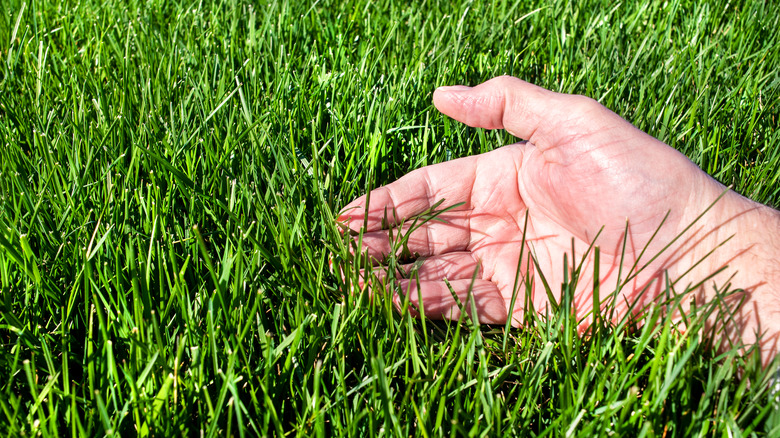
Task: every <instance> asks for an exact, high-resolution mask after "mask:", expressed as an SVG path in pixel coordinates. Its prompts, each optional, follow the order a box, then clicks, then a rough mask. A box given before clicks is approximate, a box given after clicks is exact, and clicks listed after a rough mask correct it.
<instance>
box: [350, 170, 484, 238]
mask: <svg viewBox="0 0 780 438" xmlns="http://www.w3.org/2000/svg"><path fill="white" fill-rule="evenodd" d="M476 162H477V157H465V158H459V159H457V160H452V161H447V162H445V163H440V164H434V165H432V166H427V167H423V168H421V169H417V170H414V171H412V172H409V173H408V174H406V175H404V176H403V177H401V178H400V179H398V180H397V181H395V182H393V183H390V184H388V185H386V186H382V187H379V188H376V189H374V190H372V191H371V192H370V193H369V194H366V195H363V196H361V197H359V198H357V199H355V200H354V201H352V202H350V203H349V204H347V205H346V206H345V207H344V208H343V209H342V210H341V213H340V214H339V217H338V218H337V219H338V220H339V221H341V222H344V223H345V224H346V225H347V226H348V227H349V229H351V230H352V231H358V230H360V229H361V228H362V227H363V224H364V223H365V224H366V231H376V230H380V229H382V228H387V227H392V226H396V225H398V224H399V223H401V222H403V221H406V220H408V219H410V218H413V217H414V216H417V215H419V214H421V213H423V212H425V211H426V210H428V209H430V208H431V207H432V206H433V205H435V203H436V202H438V201H442V200H443V201H444V202H443V204H442V207H443V208H444V207H448V206H452V205H454V204H459V203H465V205H464V206H461V207H459V209H461V210H462V209H468V208H470V205H469V204H470V198H471V190H472V188H473V187H474V176H475V169H476ZM366 201H368V203H369V205H368V208H366ZM385 220H386V222H385Z"/></svg>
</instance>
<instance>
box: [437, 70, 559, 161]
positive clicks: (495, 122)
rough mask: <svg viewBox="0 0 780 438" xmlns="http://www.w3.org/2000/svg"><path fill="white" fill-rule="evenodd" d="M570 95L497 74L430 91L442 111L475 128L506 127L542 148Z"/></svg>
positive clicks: (545, 144)
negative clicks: (477, 82) (477, 81)
mask: <svg viewBox="0 0 780 438" xmlns="http://www.w3.org/2000/svg"><path fill="white" fill-rule="evenodd" d="M571 97H572V96H569V95H565V94H560V93H555V92H553V91H549V90H545V89H544V88H542V87H538V86H536V85H533V84H530V83H528V82H525V81H523V80H520V79H517V78H514V77H511V76H499V77H497V78H493V79H490V80H489V81H487V82H484V83H482V84H480V85H477V86H476V87H473V88H472V87H465V86H462V85H456V86H452V87H440V88H438V89H436V91H434V92H433V104H434V105H436V108H437V109H438V110H439V111H441V112H442V113H444V114H446V115H448V116H450V117H452V118H453V119H455V120H458V121H460V122H463V123H465V124H467V125H469V126H473V127H475V128H486V129H506V130H507V131H508V132H509V133H510V134H512V135H514V136H515V137H519V138H521V139H524V140H528V141H530V142H532V143H534V144H536V145H537V146H538V147H541V148H542V149H546V147H545V146H549V145H550V140H551V139H550V138H549V136H548V135H547V134H548V133H551V132H553V129H552V128H553V126H552V125H553V124H557V122H558V121H559V120H561V116H563V115H564V111H563V110H564V108H565V107H566V106H567V103H568V102H567V98H571Z"/></svg>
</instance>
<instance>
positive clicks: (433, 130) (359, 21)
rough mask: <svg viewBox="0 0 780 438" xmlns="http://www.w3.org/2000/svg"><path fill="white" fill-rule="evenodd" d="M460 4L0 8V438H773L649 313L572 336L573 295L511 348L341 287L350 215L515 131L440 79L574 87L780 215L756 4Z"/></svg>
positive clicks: (750, 378)
mask: <svg viewBox="0 0 780 438" xmlns="http://www.w3.org/2000/svg"><path fill="white" fill-rule="evenodd" d="M453 3H454V2H449V1H444V0H431V1H427V2H410V3H409V4H404V2H393V1H389V0H378V1H367V0H354V1H317V2H294V3H280V2H272V1H269V2H263V3H258V4H252V3H251V2H243V1H237V0H234V1H231V0H225V1H210V0H203V1H197V2H175V1H171V2H166V1H162V0H148V1H144V2H139V1H136V0H129V1H118V0H103V1H94V0H82V1H72V0H68V1H64V2H52V1H32V2H19V1H15V0H14V1H10V0H0V315H1V317H0V433H3V434H6V435H9V436H22V435H25V436H32V435H40V436H57V435H66V434H73V435H87V436H97V435H104V434H105V435H115V434H116V435H129V434H138V435H144V436H147V435H154V436H171V435H203V436H215V435H218V436H222V435H225V436H228V435H234V436H257V435H285V434H290V435H293V434H303V435H317V436H331V435H350V436H363V435H420V436H442V435H456V436H460V435H469V436H486V435H489V436H500V435H521V436H567V437H568V436H592V435H602V436H608V435H614V436H647V437H650V436H658V437H662V436H778V435H780V413H778V412H779V411H778V400H777V399H776V398H775V397H774V396H772V395H771V394H770V392H769V390H768V388H769V385H767V382H766V379H767V374H766V373H764V372H762V371H761V370H760V368H759V367H757V366H756V363H755V362H754V361H749V360H747V361H746V360H743V359H741V358H739V357H737V356H736V355H735V354H734V353H733V352H731V353H726V354H723V355H718V354H716V353H715V352H713V350H712V349H711V348H709V346H708V343H707V342H706V340H702V339H700V338H699V337H698V335H697V334H696V333H697V331H696V330H688V331H686V332H684V333H683V332H681V331H680V330H678V329H677V327H676V326H675V324H673V323H672V322H671V321H670V320H668V319H667V318H665V317H664V316H663V312H661V310H660V309H661V308H662V307H661V306H659V307H654V308H652V309H649V311H648V312H647V316H646V319H645V321H644V325H638V324H635V321H623V323H622V324H620V325H618V326H617V327H607V326H604V325H599V326H597V327H596V328H595V329H594V330H593V331H591V332H590V334H589V336H586V337H581V336H578V335H577V332H576V328H575V327H576V321H572V320H571V312H570V311H569V309H568V307H567V305H566V304H567V303H568V301H567V300H566V297H567V296H569V294H568V292H567V291H571V289H572V286H573V283H574V281H576V279H574V280H572V281H570V282H569V283H567V284H564V285H561V287H562V290H563V293H562V296H563V297H564V299H563V300H562V302H561V306H560V307H559V309H558V311H557V312H556V313H555V314H551V315H547V317H545V318H538V319H531V320H529V321H528V324H527V327H525V328H523V329H512V330H506V329H505V328H504V327H487V326H482V327H480V326H478V325H476V324H475V323H473V322H472V321H468V320H464V321H460V322H453V323H445V322H435V321H430V320H418V319H414V318H412V317H411V316H409V314H408V312H405V311H404V312H401V313H399V312H396V311H394V310H393V308H392V305H391V304H390V301H389V300H385V299H382V296H381V294H379V295H375V298H376V299H372V300H370V299H369V297H368V295H367V294H366V293H354V294H349V293H345V292H344V291H345V290H347V289H348V287H349V285H351V284H353V282H354V280H355V269H357V268H358V267H359V266H358V265H357V264H353V263H351V262H350V260H349V257H348V256H347V252H346V248H345V243H346V242H345V241H344V239H343V237H342V236H341V234H340V233H339V231H338V229H337V228H336V226H335V224H334V220H333V218H334V216H335V214H336V212H338V210H339V209H340V208H341V207H342V206H343V205H345V204H346V203H347V202H349V201H350V200H351V199H353V198H354V197H356V196H358V195H360V194H362V193H364V192H365V191H366V190H368V189H370V188H372V187H376V186H378V185H381V184H384V183H387V182H390V181H392V180H394V179H396V178H398V177H400V176H401V175H403V174H405V173H406V172H408V171H409V170H412V169H415V168H418V167H421V166H425V165H428V164H433V163H438V162H442V161H445V160H449V159H452V158H455V157H462V156H466V155H470V154H475V153H479V152H484V151H489V150H492V149H494V148H497V147H499V146H501V145H503V144H507V143H509V142H512V141H513V140H512V139H511V137H509V136H508V135H507V134H503V133H500V132H488V131H484V130H475V129H470V128H466V127H464V126H462V125H460V124H458V123H456V122H454V121H452V120H449V119H447V118H446V117H443V116H442V115H440V114H438V113H437V112H436V110H435V109H434V108H433V107H432V105H431V95H432V92H433V90H434V89H435V87H437V86H440V85H445V84H472V85H473V84H476V83H479V82H481V81H483V80H486V79H488V78H490V77H493V76H496V75H500V74H511V75H515V76H518V77H521V78H523V79H526V80H529V81H532V82H535V83H537V84H539V85H541V86H544V87H547V88H550V89H553V90H557V91H564V92H571V93H581V94H586V95H589V96H591V97H594V98H596V99H598V100H599V101H601V102H602V103H603V104H605V105H606V106H608V107H609V108H611V109H613V110H614V111H616V112H617V113H618V114H620V115H622V116H623V117H625V118H626V119H628V120H629V121H631V122H633V123H634V124H635V125H637V126H638V127H639V128H641V129H643V130H645V131H647V132H649V133H651V134H652V135H654V136H656V137H657V138H659V139H661V140H663V141H665V142H667V143H668V144H670V145H672V146H674V147H675V148H678V149H679V150H681V151H682V152H684V153H685V154H686V155H688V156H689V157H691V159H692V160H694V161H695V162H696V163H697V164H699V165H700V166H701V167H702V168H704V169H705V170H706V171H707V172H709V173H710V174H712V175H713V176H715V177H716V178H717V179H719V180H720V181H722V182H723V183H725V184H727V185H730V186H732V187H733V188H734V189H735V190H737V191H739V192H741V193H743V194H745V195H747V196H750V197H751V198H753V199H756V200H758V201H761V202H764V203H769V204H772V205H776V204H777V203H778V202H780V172H778V168H780V130H777V124H778V115H779V113H780V76H779V75H778V72H780V34H779V31H778V29H780V14H778V13H777V7H778V5H777V4H776V3H775V2H771V1H770V2H763V1H759V0H744V1H742V0H738V1H730V0H713V1H712V2H695V1H675V0H670V1H668V2H623V3H617V2H606V1H593V0H587V1H582V2H566V1H552V2H531V1H516V2H514V1H503V0H495V1H492V2H488V1H470V2H462V3H461V4H453ZM605 195H606V196H608V195H609V194H608V193H606V194H605ZM331 258H333V259H334V260H335V261H336V266H337V267H339V268H340V269H336V270H335V271H334V272H335V273H334V272H331V270H330V269H329V260H330V259H331ZM562 262H563V261H562ZM341 270H343V271H344V274H345V275H341V274H342V272H341ZM556 287H557V286H556ZM464 305H468V303H466V304H464ZM670 305H673V302H672V303H671V304H670ZM706 311H707V310H706V308H704V309H702V311H701V312H700V313H703V312H706ZM698 318H699V317H698V316H696V315H693V316H692V317H691V320H690V324H691V327H693V328H695V327H697V324H698V322H697V321H698Z"/></svg>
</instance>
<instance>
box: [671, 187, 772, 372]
mask: <svg viewBox="0 0 780 438" xmlns="http://www.w3.org/2000/svg"><path fill="white" fill-rule="evenodd" d="M700 221H701V223H700V224H694V226H692V227H691V228H690V229H689V231H688V233H687V234H688V235H689V236H688V238H687V239H685V240H686V242H689V244H690V245H691V250H690V255H689V257H690V259H689V260H687V261H686V264H687V265H688V266H695V267H694V268H692V269H690V270H688V271H685V272H680V270H678V272H677V274H678V278H679V280H678V283H677V288H678V291H679V290H682V289H684V288H685V287H686V286H688V285H693V286H696V287H695V288H694V289H695V291H694V293H693V294H692V296H693V297H695V298H696V302H697V306H701V305H702V304H704V303H711V302H713V301H716V300H723V294H724V293H727V292H732V291H735V292H736V293H735V294H734V295H731V296H729V298H728V299H726V300H724V301H723V304H724V305H723V306H721V307H720V309H724V310H722V311H718V312H714V313H713V314H712V316H710V317H709V319H708V321H707V324H706V328H707V330H708V331H709V332H711V333H718V335H716V336H718V338H719V339H715V341H716V342H715V343H716V345H720V346H721V348H728V347H729V345H734V344H738V343H742V344H744V345H745V346H746V347H749V346H751V345H753V344H756V343H758V345H759V350H760V351H761V356H762V358H761V359H762V361H763V363H764V364H767V363H768V362H769V361H770V360H771V359H772V358H773V357H774V356H775V355H776V354H777V351H778V346H777V343H778V340H779V337H780V318H778V317H777V315H778V314H780V212H778V211H776V210H774V209H772V208H770V207H767V206H765V205H761V204H758V203H756V202H753V201H751V200H749V199H747V198H745V197H742V196H740V195H738V194H737V193H734V192H731V191H729V192H726V193H724V194H723V196H722V197H721V198H720V199H719V200H718V202H717V203H715V204H714V205H713V206H712V208H711V209H710V211H708V212H707V213H706V214H704V215H703V216H702V217H701V219H700ZM697 263H698V264H697ZM680 266H683V265H682V264H681V265H680ZM739 303H741V305H738V304H739ZM726 310H727V311H726ZM721 329H722V330H721Z"/></svg>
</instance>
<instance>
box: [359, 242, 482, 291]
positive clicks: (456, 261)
mask: <svg viewBox="0 0 780 438" xmlns="http://www.w3.org/2000/svg"><path fill="white" fill-rule="evenodd" d="M475 271H476V278H481V276H482V268H481V266H480V265H479V264H478V263H477V260H476V259H475V258H474V256H473V255H472V254H471V253H470V252H468V251H460V252H451V253H448V254H442V255H439V256H433V257H426V258H421V259H418V260H417V261H415V262H414V263H407V264H405V265H401V266H400V272H395V273H393V274H395V275H397V276H400V277H401V278H414V279H418V280H420V281H433V280H442V279H445V278H446V279H447V280H470V279H471V278H473V277H474V275H475ZM388 274H389V272H388V270H387V268H385V267H382V268H374V269H373V270H372V278H371V279H369V281H374V279H375V280H376V281H379V282H382V281H384V280H385V278H387V275H388ZM363 280H364V273H363V272H362V271H361V283H360V287H363V283H362V281H363Z"/></svg>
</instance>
